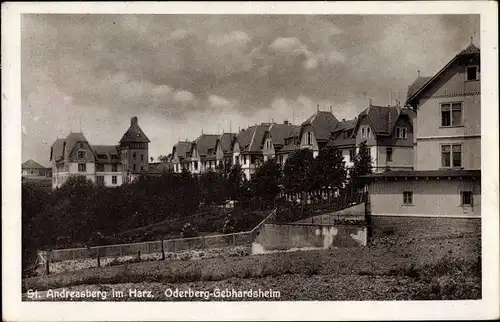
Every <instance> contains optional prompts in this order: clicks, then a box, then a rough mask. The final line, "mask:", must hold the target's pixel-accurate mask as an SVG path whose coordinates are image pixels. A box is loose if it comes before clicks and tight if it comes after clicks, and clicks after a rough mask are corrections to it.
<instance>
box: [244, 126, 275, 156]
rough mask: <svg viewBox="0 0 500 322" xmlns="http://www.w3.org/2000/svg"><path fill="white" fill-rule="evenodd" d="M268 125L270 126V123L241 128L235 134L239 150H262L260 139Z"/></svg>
mask: <svg viewBox="0 0 500 322" xmlns="http://www.w3.org/2000/svg"><path fill="white" fill-rule="evenodd" d="M270 126H272V123H262V124H260V125H254V126H250V127H249V128H248V129H244V130H241V131H240V133H238V135H237V136H236V138H237V140H238V143H239V145H240V151H241V152H260V151H262V140H263V138H264V134H265V133H266V131H267V130H268V129H269V127H270Z"/></svg>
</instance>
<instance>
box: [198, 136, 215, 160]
mask: <svg viewBox="0 0 500 322" xmlns="http://www.w3.org/2000/svg"><path fill="white" fill-rule="evenodd" d="M218 138H219V136H218V135H217V134H202V135H200V136H199V137H198V138H197V139H196V140H195V141H194V142H193V148H194V147H195V146H196V151H197V152H198V155H200V156H201V157H203V156H207V155H208V154H209V150H210V149H214V148H215V144H216V143H217V139H218Z"/></svg>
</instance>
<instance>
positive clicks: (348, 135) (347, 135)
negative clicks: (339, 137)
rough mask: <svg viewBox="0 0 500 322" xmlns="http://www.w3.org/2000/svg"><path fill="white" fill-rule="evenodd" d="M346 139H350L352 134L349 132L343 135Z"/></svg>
mask: <svg viewBox="0 0 500 322" xmlns="http://www.w3.org/2000/svg"><path fill="white" fill-rule="evenodd" d="M343 136H344V139H348V138H349V137H350V133H349V132H348V131H346V132H344V133H343Z"/></svg>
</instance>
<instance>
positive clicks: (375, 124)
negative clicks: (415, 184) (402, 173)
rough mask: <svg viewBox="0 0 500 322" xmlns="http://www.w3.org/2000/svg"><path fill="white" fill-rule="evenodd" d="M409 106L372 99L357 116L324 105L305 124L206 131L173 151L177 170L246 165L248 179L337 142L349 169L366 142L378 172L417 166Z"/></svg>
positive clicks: (277, 124) (199, 171) (285, 122)
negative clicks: (272, 163) (340, 115)
mask: <svg viewBox="0 0 500 322" xmlns="http://www.w3.org/2000/svg"><path fill="white" fill-rule="evenodd" d="M415 117H416V114H415V112H414V111H413V110H411V109H409V108H407V107H401V106H400V105H399V104H398V105H396V106H376V105H372V104H371V103H370V104H369V106H368V107H367V108H366V109H365V110H364V111H363V112H361V113H360V114H359V115H358V116H357V117H356V118H354V119H352V120H345V119H342V120H340V121H339V120H338V119H337V118H336V117H335V115H333V113H332V112H331V110H330V111H321V110H320V109H319V106H318V110H317V112H316V113H314V114H313V115H312V116H311V117H309V118H308V119H307V120H305V121H304V122H303V123H302V124H301V125H293V124H290V123H289V122H287V121H284V122H283V123H261V124H257V125H254V126H250V127H248V128H246V129H243V130H241V131H239V132H238V133H224V134H222V135H213V134H201V135H200V136H199V137H198V138H197V139H196V140H194V141H192V142H190V141H179V142H178V143H177V144H175V145H174V147H173V150H172V162H173V166H174V171H175V172H181V171H182V170H183V169H185V170H188V171H190V172H192V173H201V172H204V171H207V170H209V169H211V170H214V169H216V168H217V167H218V166H223V165H226V164H230V165H231V164H240V165H241V167H242V170H243V172H244V174H245V176H246V178H247V179H248V180H250V179H251V177H252V175H253V174H254V172H255V170H256V169H257V168H258V167H259V165H260V164H262V163H263V162H265V161H267V160H268V159H270V158H276V160H277V162H278V163H279V164H280V165H282V166H283V165H284V164H285V163H286V160H287V159H288V158H289V157H290V155H291V154H292V153H294V152H295V151H297V150H299V149H311V150H312V152H313V156H314V157H316V156H317V155H318V154H319V151H320V150H321V149H322V148H324V147H326V146H336V147H337V148H338V149H339V151H341V153H342V155H343V156H344V161H345V164H346V167H347V168H350V167H352V166H353V163H354V157H355V155H356V153H357V149H358V147H359V145H360V144H361V142H363V141H364V142H365V143H366V144H367V146H368V147H369V153H370V155H371V157H372V163H373V169H374V171H375V172H385V171H387V170H411V169H413V160H414V151H413V145H414V141H413V122H414V119H415Z"/></svg>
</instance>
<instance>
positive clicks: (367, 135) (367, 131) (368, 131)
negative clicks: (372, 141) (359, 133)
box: [366, 128, 370, 138]
mask: <svg viewBox="0 0 500 322" xmlns="http://www.w3.org/2000/svg"><path fill="white" fill-rule="evenodd" d="M366 137H367V138H369V137H370V128H367V129H366Z"/></svg>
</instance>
